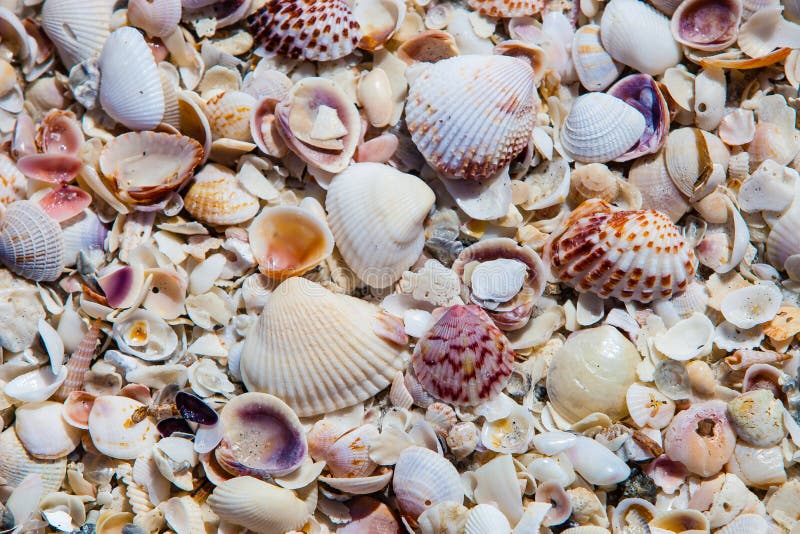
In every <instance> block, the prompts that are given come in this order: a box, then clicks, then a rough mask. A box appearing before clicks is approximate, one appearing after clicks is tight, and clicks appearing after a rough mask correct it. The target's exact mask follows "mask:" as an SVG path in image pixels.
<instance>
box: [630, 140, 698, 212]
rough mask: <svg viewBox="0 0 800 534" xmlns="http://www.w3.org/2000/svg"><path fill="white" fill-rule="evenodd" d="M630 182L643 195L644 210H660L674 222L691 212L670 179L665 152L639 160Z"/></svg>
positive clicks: (632, 171)
mask: <svg viewBox="0 0 800 534" xmlns="http://www.w3.org/2000/svg"><path fill="white" fill-rule="evenodd" d="M628 182H630V183H631V184H633V185H634V186H636V188H637V189H638V190H639V191H640V192H641V193H642V208H644V209H650V210H655V209H657V210H660V211H662V212H663V213H664V214H665V215H667V216H668V217H669V218H670V220H672V222H677V221H678V219H680V218H681V217H683V216H684V215H685V214H686V212H687V211H689V208H690V204H689V201H688V200H687V199H686V197H685V196H683V194H682V193H681V192H680V191H679V190H678V188H677V186H676V185H675V182H674V181H673V180H672V178H670V177H669V173H668V172H667V164H666V162H665V161H664V151H663V150H660V151H658V152H657V153H656V154H652V155H650V156H645V157H642V158H638V159H637V160H636V161H635V162H634V163H633V165H632V166H631V169H630V171H629V172H628Z"/></svg>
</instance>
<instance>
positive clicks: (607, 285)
mask: <svg viewBox="0 0 800 534" xmlns="http://www.w3.org/2000/svg"><path fill="white" fill-rule="evenodd" d="M564 228H566V231H564V232H563V233H560V234H559V233H558V232H556V233H554V234H553V235H554V237H551V239H550V241H548V242H547V244H546V245H545V254H544V255H545V257H546V258H548V259H549V261H550V264H551V266H552V269H553V273H554V274H555V275H556V277H558V279H559V280H561V281H562V282H564V283H567V284H569V285H571V286H572V287H574V288H575V289H577V290H578V291H582V292H583V291H590V292H593V293H597V294H598V295H600V296H601V297H615V298H618V299H621V300H625V301H628V300H636V301H639V302H650V301H651V300H653V299H660V298H669V297H670V296H672V294H673V293H675V292H678V291H681V290H683V289H684V288H685V287H686V285H687V284H688V283H689V281H691V279H692V277H693V276H694V273H695V269H696V259H695V255H694V251H693V250H692V249H691V247H690V246H689V244H688V243H687V242H686V240H685V239H684V238H683V236H682V235H681V233H680V231H679V230H678V228H677V227H675V225H673V224H672V222H671V221H670V220H669V218H668V217H667V216H666V215H664V214H662V213H661V212H658V211H654V210H640V211H622V210H615V209H614V208H612V206H611V205H610V204H608V203H606V202H604V201H600V200H589V201H586V202H584V203H583V204H581V206H579V207H578V208H576V209H575V211H574V212H573V213H572V214H571V215H570V217H569V218H568V219H567V221H566V223H565V225H564Z"/></svg>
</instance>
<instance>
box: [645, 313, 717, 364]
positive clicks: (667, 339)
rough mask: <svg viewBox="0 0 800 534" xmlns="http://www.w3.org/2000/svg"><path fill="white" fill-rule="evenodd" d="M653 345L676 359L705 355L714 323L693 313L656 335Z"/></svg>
mask: <svg viewBox="0 0 800 534" xmlns="http://www.w3.org/2000/svg"><path fill="white" fill-rule="evenodd" d="M653 341H654V345H655V347H656V348H657V349H658V351H659V352H660V353H661V354H663V355H664V356H666V357H668V358H670V359H672V360H678V361H687V360H691V359H693V358H698V357H701V356H706V355H707V354H708V353H709V352H711V345H712V343H713V341H714V323H712V322H711V319H709V318H708V317H706V316H705V315H704V314H702V313H694V314H692V315H691V316H689V317H687V318H686V319H682V320H680V321H678V322H677V323H675V324H674V325H673V326H672V327H670V328H669V330H667V331H666V332H665V333H663V334H661V335H659V336H656V337H655V339H654V340H653Z"/></svg>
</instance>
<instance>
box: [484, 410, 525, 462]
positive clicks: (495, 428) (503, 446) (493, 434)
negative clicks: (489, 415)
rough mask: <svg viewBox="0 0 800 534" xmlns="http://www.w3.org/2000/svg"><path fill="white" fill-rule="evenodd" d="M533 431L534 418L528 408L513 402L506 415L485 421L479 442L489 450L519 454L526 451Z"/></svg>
mask: <svg viewBox="0 0 800 534" xmlns="http://www.w3.org/2000/svg"><path fill="white" fill-rule="evenodd" d="M533 432H534V420H533V415H531V412H530V410H528V408H526V407H524V406H521V405H519V404H516V403H515V404H514V406H513V407H512V409H511V413H509V414H508V415H507V416H506V417H503V418H500V419H495V420H494V421H488V420H487V421H485V422H484V423H483V428H482V429H481V443H483V446H484V447H486V448H487V449H489V450H490V451H495V452H499V453H503V454H521V453H524V452H527V451H528V448H529V445H530V442H531V439H532V438H533Z"/></svg>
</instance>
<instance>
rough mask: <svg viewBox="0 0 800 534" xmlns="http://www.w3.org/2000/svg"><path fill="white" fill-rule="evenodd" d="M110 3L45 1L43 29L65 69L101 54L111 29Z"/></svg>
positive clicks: (92, 0) (100, 0) (63, 0)
mask: <svg viewBox="0 0 800 534" xmlns="http://www.w3.org/2000/svg"><path fill="white" fill-rule="evenodd" d="M113 6H114V2H112V1H111V0H47V1H46V2H44V5H43V6H42V28H43V29H44V32H45V33H46V34H47V36H48V37H49V38H50V40H51V41H53V44H55V45H56V49H57V50H58V56H59V57H60V58H61V62H62V63H63V64H64V66H65V67H67V69H69V68H71V67H72V66H73V65H75V64H76V63H80V62H81V61H83V60H85V59H89V58H92V57H96V56H98V55H99V54H100V51H101V50H102V49H103V43H105V42H106V39H108V34H109V32H110V29H109V28H110V26H111V9H112V8H113Z"/></svg>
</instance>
